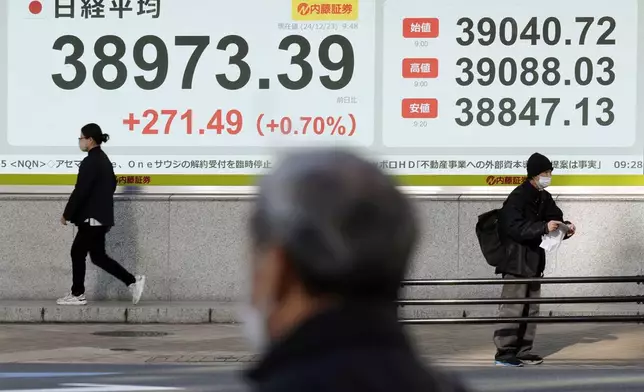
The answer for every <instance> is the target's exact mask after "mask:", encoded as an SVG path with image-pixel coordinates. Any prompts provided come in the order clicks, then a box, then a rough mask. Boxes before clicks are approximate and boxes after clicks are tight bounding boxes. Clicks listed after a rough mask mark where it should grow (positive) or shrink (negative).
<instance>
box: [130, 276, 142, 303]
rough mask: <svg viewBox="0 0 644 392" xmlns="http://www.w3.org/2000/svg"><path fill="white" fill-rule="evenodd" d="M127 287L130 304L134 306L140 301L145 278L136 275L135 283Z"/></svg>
mask: <svg viewBox="0 0 644 392" xmlns="http://www.w3.org/2000/svg"><path fill="white" fill-rule="evenodd" d="M129 287H130V292H131V293H132V303H133V304H134V305H136V304H138V303H139V301H140V300H141V295H143V289H144V288H145V276H144V275H137V276H136V283H132V284H131V285H130V286H129Z"/></svg>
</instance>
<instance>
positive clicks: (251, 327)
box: [240, 304, 270, 352]
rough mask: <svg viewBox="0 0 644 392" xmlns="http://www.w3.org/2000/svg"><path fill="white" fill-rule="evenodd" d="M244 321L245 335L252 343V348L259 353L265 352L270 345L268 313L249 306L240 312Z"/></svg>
mask: <svg viewBox="0 0 644 392" xmlns="http://www.w3.org/2000/svg"><path fill="white" fill-rule="evenodd" d="M240 317H241V319H242V324H243V325H242V328H243V334H244V337H246V339H248V341H249V342H250V344H251V346H252V348H253V349H254V350H255V351H257V352H261V351H263V350H264V349H265V348H266V346H267V345H268V343H269V340H270V338H269V336H268V326H267V321H268V320H267V319H268V315H267V313H266V311H265V310H264V311H262V310H260V309H257V308H256V307H254V306H252V305H250V304H248V305H245V306H244V307H243V308H242V309H241V310H240Z"/></svg>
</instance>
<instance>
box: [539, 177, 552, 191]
mask: <svg viewBox="0 0 644 392" xmlns="http://www.w3.org/2000/svg"><path fill="white" fill-rule="evenodd" d="M538 182H539V187H541V189H545V188H547V187H549V186H550V183H551V182H552V177H544V176H539V181H538Z"/></svg>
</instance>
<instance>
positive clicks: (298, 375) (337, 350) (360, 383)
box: [247, 305, 465, 392]
mask: <svg viewBox="0 0 644 392" xmlns="http://www.w3.org/2000/svg"><path fill="white" fill-rule="evenodd" d="M247 377H248V378H249V379H250V380H251V382H252V383H253V386H254V387H255V388H254V390H255V391H260V392H300V391H301V392H439V391H440V392H464V391H465V390H464V389H462V387H460V386H458V383H456V382H453V381H451V380H449V379H448V378H447V377H446V376H443V375H442V374H439V373H438V372H435V371H433V370H431V369H427V368H425V367H424V366H423V365H422V364H421V362H420V361H419V359H418V358H416V357H415V355H414V353H413V352H412V348H411V347H410V344H409V343H408V341H407V338H406V337H405V335H404V333H403V329H402V326H401V325H400V323H398V320H397V310H396V307H395V306H391V305H385V306H384V307H383V306H374V305H371V306H366V305H362V306H359V305H353V306H349V305H346V306H344V307H341V308H336V309H333V310H330V311H327V312H325V313H323V314H320V315H318V316H316V317H314V318H312V319H310V320H309V321H307V322H305V323H304V324H303V325H302V326H300V327H299V328H297V329H296V331H295V332H293V333H292V334H290V336H288V337H286V338H285V339H283V340H282V341H281V342H280V343H277V344H276V345H274V346H273V347H272V349H271V350H269V352H268V354H267V355H266V357H265V358H264V359H263V361H262V362H261V363H260V364H259V365H258V367H256V368H254V369H252V370H250V371H249V372H248V374H247Z"/></svg>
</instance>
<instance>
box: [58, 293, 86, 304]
mask: <svg viewBox="0 0 644 392" xmlns="http://www.w3.org/2000/svg"><path fill="white" fill-rule="evenodd" d="M56 304H58V305H62V306H83V305H87V299H85V294H81V295H79V296H78V297H77V296H75V295H72V294H71V293H70V294H67V295H66V296H64V297H63V298H58V299H57V300H56Z"/></svg>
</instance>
